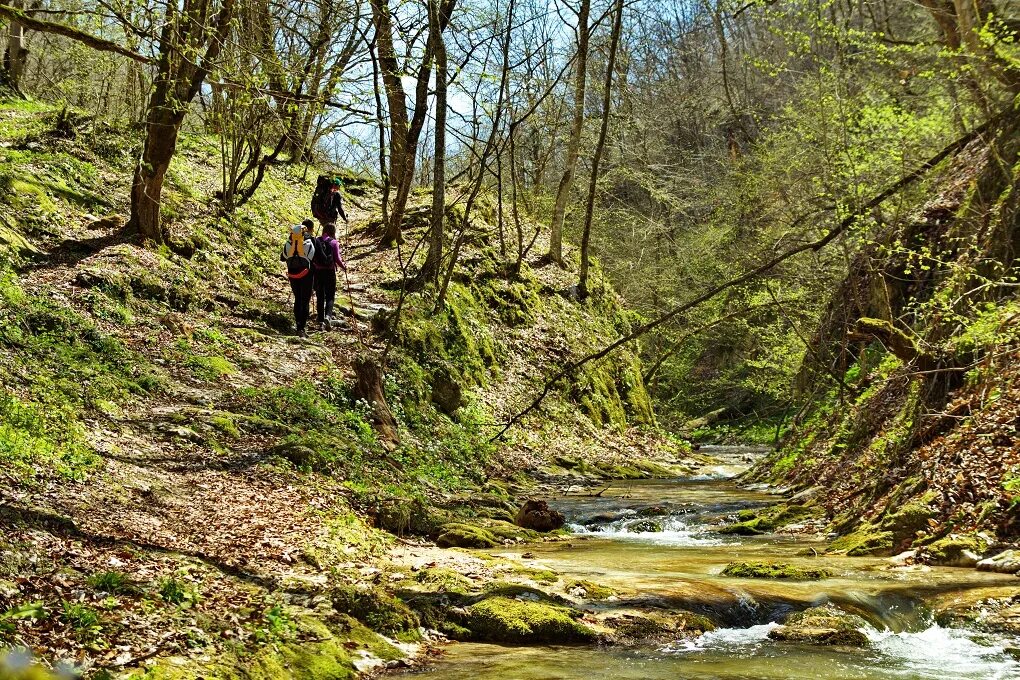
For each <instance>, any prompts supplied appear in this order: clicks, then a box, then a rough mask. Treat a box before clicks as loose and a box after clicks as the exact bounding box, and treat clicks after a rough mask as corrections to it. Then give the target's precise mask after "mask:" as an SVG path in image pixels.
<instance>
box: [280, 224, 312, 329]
mask: <svg viewBox="0 0 1020 680" xmlns="http://www.w3.org/2000/svg"><path fill="white" fill-rule="evenodd" d="M314 227H315V225H314V224H313V223H312V221H311V220H305V221H304V222H302V223H301V224H295V225H294V226H293V227H291V228H290V238H289V239H287V244H286V245H284V247H283V252H282V253H280V260H281V261H282V262H286V263H287V278H288V279H290V289H291V291H292V292H293V293H294V325H295V326H296V328H297V334H298V335H299V336H301V337H302V338H303V337H306V336H307V333H306V332H305V325H306V324H307V323H308V305H309V303H310V302H311V301H312V289H313V286H314V284H315V276H314V274H313V273H312V260H313V259H314V258H315V244H314V242H313V239H312V229H313V228H314Z"/></svg>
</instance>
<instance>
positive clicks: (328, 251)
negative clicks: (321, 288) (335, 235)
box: [312, 236, 336, 269]
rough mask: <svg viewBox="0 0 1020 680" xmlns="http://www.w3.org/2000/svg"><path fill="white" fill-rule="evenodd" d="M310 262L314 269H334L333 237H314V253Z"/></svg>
mask: <svg viewBox="0 0 1020 680" xmlns="http://www.w3.org/2000/svg"><path fill="white" fill-rule="evenodd" d="M312 264H314V265H315V268H316V269H335V268H336V259H335V258H334V257H333V239H332V238H330V237H329V236H319V237H317V238H316V239H315V255H314V256H313V257H312Z"/></svg>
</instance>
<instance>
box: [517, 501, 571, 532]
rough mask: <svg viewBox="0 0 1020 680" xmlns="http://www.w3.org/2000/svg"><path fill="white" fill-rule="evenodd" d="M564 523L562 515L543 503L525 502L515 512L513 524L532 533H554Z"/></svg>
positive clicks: (564, 519)
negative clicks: (530, 530)
mask: <svg viewBox="0 0 1020 680" xmlns="http://www.w3.org/2000/svg"><path fill="white" fill-rule="evenodd" d="M565 523H566V518H565V517H564V516H563V513H561V512H559V511H558V510H553V509H552V508H550V507H549V504H548V503H546V502H545V501H539V500H534V499H531V500H528V501H525V503H524V505H522V506H521V509H520V510H518V511H517V516H516V517H515V518H514V524H516V525H517V526H519V527H524V528H525V529H532V530H534V531H555V530H556V529H559V528H561V527H562V526H563V525H564V524H565Z"/></svg>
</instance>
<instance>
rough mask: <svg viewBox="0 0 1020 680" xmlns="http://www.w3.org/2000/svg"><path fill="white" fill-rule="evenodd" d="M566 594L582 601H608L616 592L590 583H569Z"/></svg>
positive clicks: (607, 587)
mask: <svg viewBox="0 0 1020 680" xmlns="http://www.w3.org/2000/svg"><path fill="white" fill-rule="evenodd" d="M566 590H567V592H568V593H570V594H571V595H573V596H574V597H580V598H581V599H584V600H608V599H609V598H610V597H612V596H613V595H616V591H615V590H613V589H612V588H610V587H609V586H604V585H601V584H599V583H594V582H592V581H583V580H582V581H571V582H570V583H568V584H567V588H566Z"/></svg>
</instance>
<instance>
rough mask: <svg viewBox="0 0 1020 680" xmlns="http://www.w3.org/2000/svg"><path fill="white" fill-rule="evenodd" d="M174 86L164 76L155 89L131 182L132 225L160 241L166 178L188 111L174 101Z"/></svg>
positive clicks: (147, 236)
mask: <svg viewBox="0 0 1020 680" xmlns="http://www.w3.org/2000/svg"><path fill="white" fill-rule="evenodd" d="M170 88H171V84H170V82H169V81H168V79H167V78H166V77H161V78H160V80H159V81H158V82H157V83H156V87H155V89H154V90H153V93H152V98H151V99H150V100H149V112H148V115H147V117H146V121H145V128H146V135H145V144H144V146H143V148H142V157H141V159H140V160H139V162H138V165H137V166H135V176H134V181H133V182H132V184H131V219H130V220H129V222H128V229H129V230H133V231H136V232H138V234H139V235H141V237H142V238H143V239H150V240H153V241H155V242H156V243H162V242H163V241H164V234H163V230H162V226H161V224H160V204H161V203H160V202H161V199H162V193H163V180H164V178H165V177H166V172H167V170H168V169H169V168H170V160H171V159H172V158H173V155H174V151H175V150H176V148H177V135H178V133H179V131H180V127H181V124H182V123H183V122H184V113H185V112H184V111H182V110H178V109H179V107H175V106H174V105H173V103H172V102H171V101H170V97H169V91H170Z"/></svg>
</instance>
